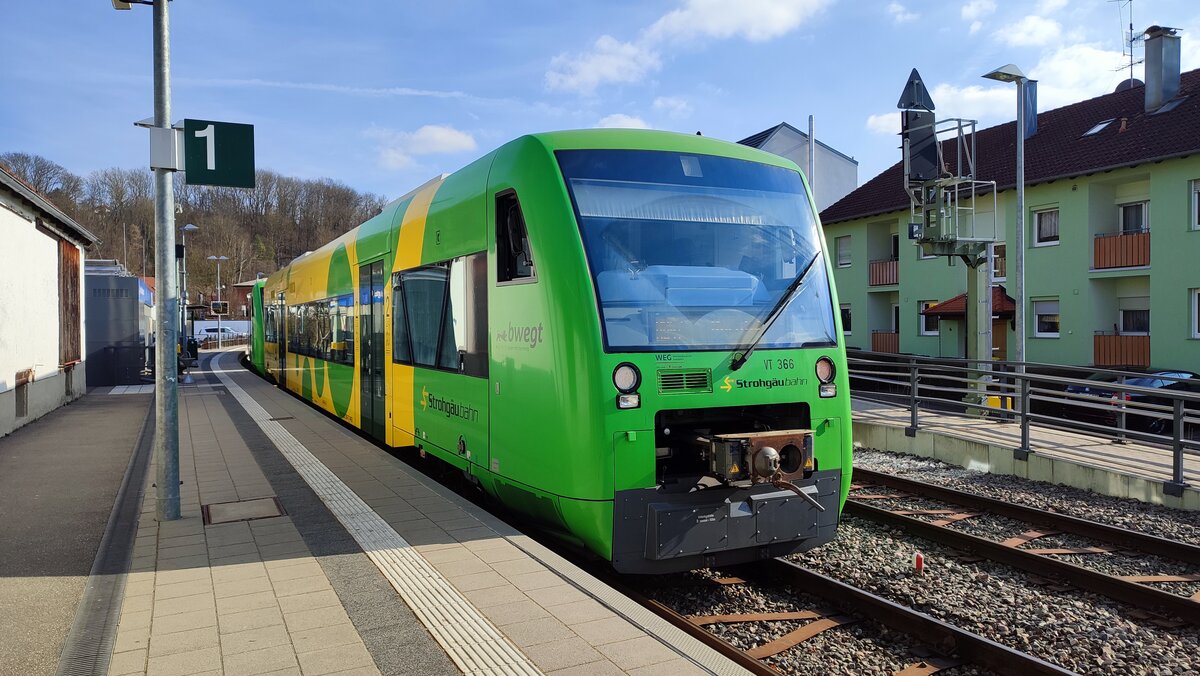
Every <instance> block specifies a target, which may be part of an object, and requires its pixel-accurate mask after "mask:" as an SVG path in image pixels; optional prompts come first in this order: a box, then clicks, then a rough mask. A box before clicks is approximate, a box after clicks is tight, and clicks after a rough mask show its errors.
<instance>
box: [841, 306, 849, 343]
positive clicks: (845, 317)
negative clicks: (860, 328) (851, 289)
mask: <svg viewBox="0 0 1200 676" xmlns="http://www.w3.org/2000/svg"><path fill="white" fill-rule="evenodd" d="M841 310H842V333H844V334H846V335H847V336H848V335H850V331H851V328H850V304H849V303H842V305H841Z"/></svg>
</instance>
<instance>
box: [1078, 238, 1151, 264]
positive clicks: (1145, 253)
mask: <svg viewBox="0 0 1200 676" xmlns="http://www.w3.org/2000/svg"><path fill="white" fill-rule="evenodd" d="M1092 261H1093V267H1094V268H1095V269H1096V270H1107V269H1110V268H1134V267H1139V266H1143V265H1150V231H1149V230H1142V231H1141V232H1119V233H1108V234H1102V235H1096V240H1095V244H1094V257H1093V259H1092Z"/></svg>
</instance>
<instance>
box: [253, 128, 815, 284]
mask: <svg viewBox="0 0 1200 676" xmlns="http://www.w3.org/2000/svg"><path fill="white" fill-rule="evenodd" d="M530 139H532V140H534V141H535V142H536V143H537V144H538V145H541V146H542V147H543V148H545V150H546V151H547V152H549V153H553V152H555V151H557V150H589V149H594V150H602V149H620V150H662V151H669V152H685V153H697V154H703V155H720V156H722V157H731V158H734V159H741V160H747V161H750V162H760V163H763V164H770V165H774V166H778V167H784V168H787V169H792V170H795V171H799V170H800V169H799V167H797V166H796V164H795V163H794V162H792V161H791V160H789V159H787V158H784V157H780V156H779V155H775V154H774V153H769V152H766V151H763V150H758V149H757V148H751V147H749V146H745V145H741V144H739V143H734V142H732V141H723V140H721V139H716V138H710V137H707V136H701V135H699V134H681V133H678V132H671V131H659V130H655V129H570V130H564V131H550V132H540V133H535V134H526V135H524V136H520V137H518V138H515V139H513V140H511V141H508V142H507V143H505V144H503V145H501V146H499V147H498V148H496V149H495V150H492V151H491V152H488V153H486V154H484V155H482V156H480V157H479V158H477V159H475V160H473V161H472V162H470V163H468V164H467V165H464V166H463V167H462V168H460V169H459V170H458V171H462V170H463V169H465V168H466V167H469V166H471V165H472V164H477V163H479V162H488V163H490V162H491V160H492V157H493V156H494V155H496V154H497V153H500V152H503V151H504V149H505V148H507V147H508V146H511V145H518V144H521V143H524V142H526V141H528V140H530ZM455 173H457V171H456V172H455ZM451 175H452V174H441V175H440V176H435V177H434V178H431V179H430V180H428V181H426V182H425V183H423V184H421V185H420V186H418V187H416V188H414V189H412V190H411V191H409V192H407V193H405V194H404V195H403V196H401V197H398V198H396V199H394V200H392V201H390V202H388V204H387V205H386V206H384V207H383V209H382V210H381V211H380V213H379V214H378V215H376V216H374V217H372V218H370V219H368V220H367V221H366V222H365V223H362V224H360V225H358V226H356V227H354V228H352V229H350V230H349V231H347V232H345V233H344V234H342V235H341V236H339V237H337V238H335V239H333V240H332V241H330V242H328V243H327V244H325V245H324V246H322V247H320V248H318V249H315V250H313V251H307V252H305V253H303V254H301V255H300V256H297V257H296V258H295V259H294V260H292V261H291V262H290V263H288V265H287V266H284V267H283V268H281V269H280V270H279V271H277V272H276V273H274V274H273V275H272V276H271V277H275V276H276V275H279V274H282V273H283V272H284V271H285V270H287V269H288V268H289V267H291V266H294V265H297V264H302V263H304V262H305V261H306V260H310V259H311V260H316V259H321V258H322V257H323V256H324V255H327V254H329V253H330V252H332V251H333V250H334V249H336V248H337V246H338V245H339V244H345V243H348V242H351V241H355V240H356V239H357V238H358V235H359V231H360V229H362V228H364V227H370V228H371V229H378V228H386V227H390V226H391V225H392V224H393V223H395V219H396V218H397V217H402V216H403V214H398V213H397V211H398V210H399V209H400V208H402V207H403V206H405V205H406V204H407V202H408V201H409V199H410V198H411V197H412V196H413V195H415V194H416V193H418V192H420V191H421V190H423V189H425V188H426V187H428V186H430V185H431V184H435V183H440V182H442V181H444V180H446V178H448V177H449V176H451Z"/></svg>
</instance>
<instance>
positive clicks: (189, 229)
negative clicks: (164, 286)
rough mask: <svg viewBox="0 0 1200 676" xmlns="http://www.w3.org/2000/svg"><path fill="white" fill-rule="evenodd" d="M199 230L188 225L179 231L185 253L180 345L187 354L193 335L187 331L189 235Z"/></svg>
mask: <svg viewBox="0 0 1200 676" xmlns="http://www.w3.org/2000/svg"><path fill="white" fill-rule="evenodd" d="M199 229H200V228H199V227H197V226H195V225H193V224H191V223H188V224H187V225H184V226H183V227H181V228H179V231H180V233H181V234H180V235H179V246H180V251H181V252H182V253H183V255H182V256H180V268H181V271H182V272H181V275H180V277H181V280H182V281H181V282H180V292H179V297H180V299H181V300H182V301H183V302H182V304H181V305H180V311H179V331H180V334H179V335H180V339H179V340H180V343H182V344H183V346H184V351H185V352H186V351H187V339H188V336H189V335H191V334H189V333H188V330H187V308H188V304H189V301H190V299H189V298H188V288H187V234H188V233H189V232H195V231H197V230H199ZM189 354H190V356H192V357H197V356H199V355H194V354H191V353H189Z"/></svg>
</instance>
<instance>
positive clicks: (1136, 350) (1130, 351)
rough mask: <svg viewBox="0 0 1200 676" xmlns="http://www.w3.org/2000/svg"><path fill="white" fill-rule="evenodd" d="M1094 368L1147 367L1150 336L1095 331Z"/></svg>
mask: <svg viewBox="0 0 1200 676" xmlns="http://www.w3.org/2000/svg"><path fill="white" fill-rule="evenodd" d="M1092 354H1093V360H1094V361H1095V362H1096V366H1149V365H1150V336H1122V335H1117V334H1114V333H1111V332H1104V331H1097V332H1096V335H1095V337H1094V338H1093V345H1092Z"/></svg>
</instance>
